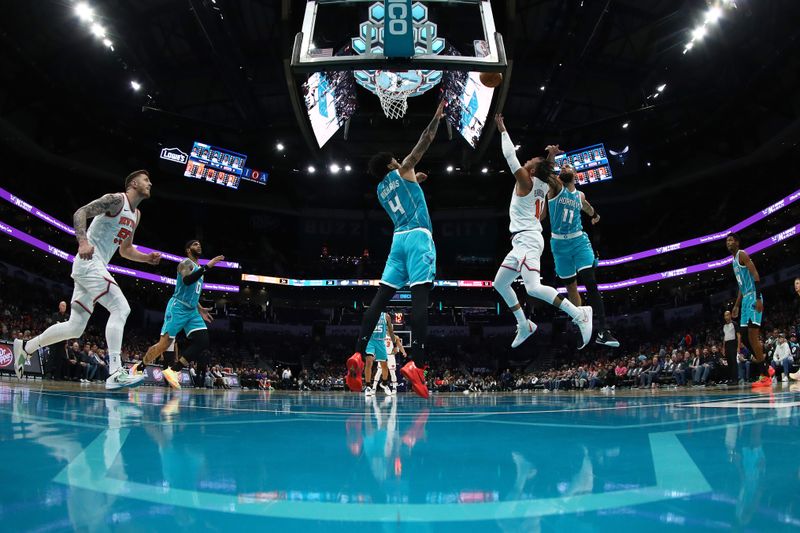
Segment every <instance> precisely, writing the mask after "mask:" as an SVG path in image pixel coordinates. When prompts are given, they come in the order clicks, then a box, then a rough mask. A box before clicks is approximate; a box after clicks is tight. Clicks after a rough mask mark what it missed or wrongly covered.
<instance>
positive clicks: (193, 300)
mask: <svg viewBox="0 0 800 533" xmlns="http://www.w3.org/2000/svg"><path fill="white" fill-rule="evenodd" d="M198 268H200V267H199V266H198V265H196V264H195V265H194V268H193V269H192V272H194V271H195V270H197V269H198ZM201 292H203V276H200V279H199V280H197V281H195V282H194V283H192V284H191V285H184V283H183V276H181V275H180V274H178V279H177V280H175V294H173V295H172V298H173V299H174V300H176V301H178V302H180V303H182V304H183V305H185V306H186V307H191V308H192V309H194V308H195V307H197V304H198V302H199V301H200V293H201Z"/></svg>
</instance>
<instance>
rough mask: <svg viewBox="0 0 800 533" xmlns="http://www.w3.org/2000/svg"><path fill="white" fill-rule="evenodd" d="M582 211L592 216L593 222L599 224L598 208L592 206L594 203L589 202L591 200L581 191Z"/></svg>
mask: <svg viewBox="0 0 800 533" xmlns="http://www.w3.org/2000/svg"><path fill="white" fill-rule="evenodd" d="M581 211H583V212H584V213H586V214H587V215H589V216H590V217H592V224H597V223H598V222H600V215H599V214H597V209H595V208H594V207H592V204H590V203H589V200H587V199H586V195H585V194H583V192H581Z"/></svg>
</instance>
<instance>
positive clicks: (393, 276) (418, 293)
mask: <svg viewBox="0 0 800 533" xmlns="http://www.w3.org/2000/svg"><path fill="white" fill-rule="evenodd" d="M443 114H444V102H441V103H440V104H439V107H438V108H436V113H435V114H434V116H433V119H432V120H431V122H430V124H428V127H427V128H425V131H423V132H422V135H421V136H420V138H419V141H418V142H417V145H416V146H415V147H414V149H413V150H412V151H411V153H410V154H408V156H406V158H405V159H404V160H403V162H402V164H401V163H399V162H398V161H397V159H395V158H394V156H393V155H392V154H391V153H389V152H380V153H378V154H376V155H374V156H373V157H372V159H370V162H369V171H370V174H372V175H373V176H375V177H376V178H378V179H380V180H381V182H380V183H379V184H378V201H379V202H380V204H381V206H382V207H383V208H384V209H385V210H386V212H387V213H388V214H389V218H391V219H392V222H393V223H394V236H393V237H392V248H391V251H390V252H389V257H388V258H387V259H386V267H385V268H384V270H383V275H382V276H381V281H380V287H379V288H378V292H377V294H376V295H375V297H374V298H373V299H372V303H371V304H370V306H369V309H367V311H366V312H365V313H364V318H363V320H362V322H361V331H360V333H359V335H358V342H357V343H356V351H355V353H354V354H353V355H352V356H351V357H350V358H349V359H348V360H347V378H346V381H347V386H348V387H349V388H350V390H351V391H354V392H360V391H361V384H362V383H361V372H362V371H363V369H364V362H363V360H362V358H361V354H363V353H364V350H365V349H366V347H367V344H368V343H369V339H370V337H371V336H372V332H373V330H374V329H375V325H376V324H377V323H378V319H379V318H380V315H381V313H382V312H383V310H384V309H385V308H386V305H387V304H388V303H389V301H390V300H391V299H392V296H393V295H394V293H395V292H396V291H397V289H399V288H401V287H403V286H406V285H408V286H409V287H410V288H411V309H412V315H411V334H412V340H411V357H412V359H411V360H410V361H409V362H408V363H406V365H405V366H404V367H403V368H402V369H401V370H400V372H402V373H403V375H404V376H405V377H406V379H408V380H409V382H410V383H411V387H412V388H413V389H414V392H416V393H417V394H418V395H420V396H422V397H423V398H427V397H428V387H427V386H426V385H425V373H424V372H423V370H422V368H419V367H417V365H416V364H414V360H413V358H416V359H417V361H423V360H424V358H425V340H426V338H427V336H428V296H429V294H428V293H429V292H430V290H431V288H432V286H433V280H434V278H435V277H436V247H435V246H434V244H433V234H432V233H431V230H432V226H431V218H430V215H429V214H428V205H427V203H426V202H425V194H424V193H423V192H422V188H421V187H420V186H419V184H420V183H422V182H423V181H425V180H426V179H427V178H428V176H427V175H426V174H424V173H422V172H415V171H414V167H415V166H416V164H417V163H418V162H419V160H420V159H422V156H423V155H424V154H425V151H426V150H427V149H428V147H429V146H430V145H431V142H433V139H434V138H435V137H436V131H437V130H438V128H439V120H440V119H441V118H442V116H443Z"/></svg>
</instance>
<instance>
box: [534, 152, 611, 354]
mask: <svg viewBox="0 0 800 533" xmlns="http://www.w3.org/2000/svg"><path fill="white" fill-rule="evenodd" d="M546 150H547V154H548V155H547V159H546V160H545V161H544V162H543V163H541V164H540V167H539V168H540V169H541V170H539V169H537V171H536V175H537V176H538V177H539V178H541V179H544V180H545V181H547V183H548V185H549V186H550V190H549V191H548V193H547V198H548V200H547V207H548V211H549V212H550V232H551V233H550V249H551V250H552V252H553V261H554V262H555V264H556V275H557V276H558V277H559V278H561V280H562V281H563V282H564V285H565V286H566V287H567V294H568V295H569V300H570V301H571V302H572V303H573V304H574V305H579V304H580V301H581V297H580V295H579V294H578V281H577V279H578V278H580V280H581V282H582V283H583V285H584V286H585V287H586V295H587V297H588V299H589V304H591V306H592V311H593V313H594V318H595V319H597V325H598V326H599V330H600V331H599V332H598V333H597V337H596V338H595V342H596V343H597V344H600V345H603V346H609V347H611V348H618V347H619V341H618V340H617V339H615V338H614V336H613V335H611V332H610V331H609V330H608V328H607V325H606V312H605V306H604V304H603V297H602V296H601V295H600V289H598V287H597V278H596V277H595V262H594V250H593V249H592V243H591V242H589V237H588V236H587V235H586V233H585V232H584V231H583V223H582V222H581V211H583V212H584V213H586V214H587V215H589V216H590V217H591V219H592V224H597V223H598V222H600V215H599V214H597V210H596V209H595V208H594V207H592V206H591V205H590V204H589V202H588V200H586V196H585V195H584V194H583V192H581V191H579V190H578V189H576V188H575V169H574V168H573V167H572V165H570V164H565V165H562V167H561V173H560V174H559V175H558V176H556V175H555V172H554V169H553V164H554V161H555V157H556V155H558V154H560V153H563V152H562V151H561V150H559V148H558V146H548V147H547V148H546Z"/></svg>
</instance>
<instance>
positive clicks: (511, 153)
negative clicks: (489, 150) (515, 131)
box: [494, 113, 533, 194]
mask: <svg viewBox="0 0 800 533" xmlns="http://www.w3.org/2000/svg"><path fill="white" fill-rule="evenodd" d="M494 121H495V124H497V131H499V132H500V148H501V150H502V151H503V157H505V158H506V163H508V168H509V169H510V170H511V173H512V174H514V179H516V180H517V187H518V188H519V189H520V192H522V193H525V194H527V193H529V192H530V191H531V189H532V188H533V180H532V179H531V173H530V171H528V169H527V168H525V167H523V166H522V165H521V164H520V163H519V159H517V151H516V149H515V148H514V143H513V142H512V141H511V135H509V133H508V130H507V129H506V124H505V121H504V119H503V115H501V114H500V113H498V114H496V115H495V116H494Z"/></svg>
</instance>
